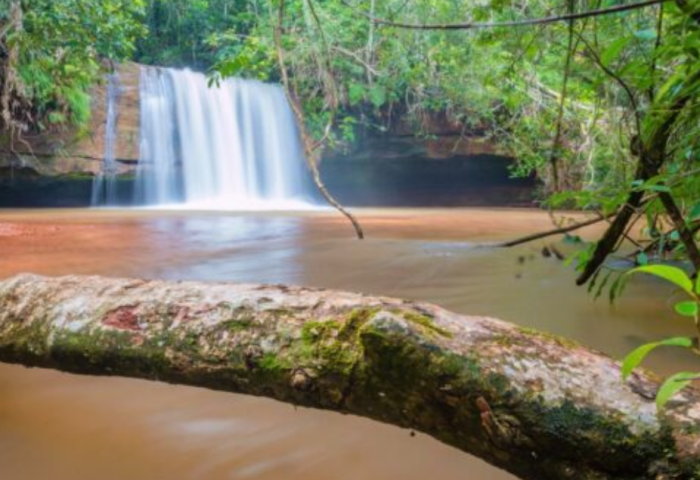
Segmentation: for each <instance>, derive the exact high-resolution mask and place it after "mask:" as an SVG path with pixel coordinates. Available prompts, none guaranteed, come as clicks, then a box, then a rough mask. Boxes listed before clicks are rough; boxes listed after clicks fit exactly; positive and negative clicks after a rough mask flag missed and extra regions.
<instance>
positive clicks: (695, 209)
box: [688, 202, 700, 220]
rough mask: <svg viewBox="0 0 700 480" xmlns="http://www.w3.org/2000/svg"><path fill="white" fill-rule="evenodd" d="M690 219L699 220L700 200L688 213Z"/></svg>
mask: <svg viewBox="0 0 700 480" xmlns="http://www.w3.org/2000/svg"><path fill="white" fill-rule="evenodd" d="M688 218H689V220H697V219H698V218H700V202H698V203H696V204H695V205H694V206H693V208H692V209H691V210H690V213H689V214H688Z"/></svg>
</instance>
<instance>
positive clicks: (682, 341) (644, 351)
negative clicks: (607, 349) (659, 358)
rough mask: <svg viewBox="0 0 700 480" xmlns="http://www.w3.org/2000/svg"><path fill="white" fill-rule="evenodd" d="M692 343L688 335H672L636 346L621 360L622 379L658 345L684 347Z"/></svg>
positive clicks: (625, 378)
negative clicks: (671, 336) (672, 336)
mask: <svg viewBox="0 0 700 480" xmlns="http://www.w3.org/2000/svg"><path fill="white" fill-rule="evenodd" d="M692 345H693V340H692V339H690V338H688V337H674V338H667V339H666V340H661V341H660V342H652V343H647V344H644V345H642V346H641V347H637V348H636V349H634V350H633V351H632V352H630V353H629V354H628V355H627V356H626V357H625V358H624V360H622V379H623V380H627V377H629V376H630V375H631V374H632V371H633V370H634V369H635V368H637V367H638V366H639V364H640V363H642V361H643V360H644V359H645V358H646V356H647V355H649V353H651V352H652V351H653V350H654V349H656V348H658V347H685V348H689V347H691V346H692Z"/></svg>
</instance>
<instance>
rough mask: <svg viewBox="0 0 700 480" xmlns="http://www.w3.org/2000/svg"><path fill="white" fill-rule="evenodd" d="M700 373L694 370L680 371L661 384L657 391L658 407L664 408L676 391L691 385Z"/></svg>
mask: <svg viewBox="0 0 700 480" xmlns="http://www.w3.org/2000/svg"><path fill="white" fill-rule="evenodd" d="M698 375H699V374H697V373H693V372H680V373H676V374H675V375H671V376H670V377H668V378H667V379H666V381H665V382H664V383H663V384H662V385H661V388H659V391H658V392H656V408H658V409H661V408H663V407H664V405H666V403H668V401H669V400H671V398H672V397H673V396H674V395H675V394H676V393H678V392H680V391H681V390H683V389H684V388H685V387H687V386H688V385H690V384H691V382H692V381H693V380H696V379H697V377H698Z"/></svg>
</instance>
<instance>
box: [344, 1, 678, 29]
mask: <svg viewBox="0 0 700 480" xmlns="http://www.w3.org/2000/svg"><path fill="white" fill-rule="evenodd" d="M668 1H672V0H648V1H645V2H639V3H630V4H627V5H617V6H614V7H610V8H601V9H598V10H589V11H587V12H580V13H570V14H567V15H552V16H549V17H541V18H529V19H525V20H514V21H510V22H466V23H435V24H423V23H404V22H394V21H391V20H386V19H383V18H377V17H374V16H371V15H369V14H367V13H364V12H361V11H359V10H357V7H356V6H354V5H351V4H349V3H348V2H347V1H345V0H343V4H344V5H346V6H347V7H349V8H352V9H353V10H354V11H357V12H358V13H359V14H360V15H362V16H364V17H366V18H369V19H370V20H372V21H373V22H374V23H376V24H378V25H385V26H387V27H397V28H407V29H412V30H475V29H483V28H501V27H523V26H528V25H543V24H548V23H556V22H565V21H571V20H579V19H582V18H590V17H598V16H601V15H612V14H615V13H620V12H626V11H629V10H637V9H640V8H647V7H651V6H652V5H658V4H660V3H664V2H668Z"/></svg>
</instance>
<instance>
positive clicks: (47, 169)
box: [0, 63, 497, 178]
mask: <svg viewBox="0 0 700 480" xmlns="http://www.w3.org/2000/svg"><path fill="white" fill-rule="evenodd" d="M119 81H120V86H121V90H122V91H121V96H120V98H119V102H118V109H119V117H118V122H117V136H118V138H117V145H116V152H115V153H116V158H117V162H118V165H119V170H120V173H121V174H128V173H130V172H132V171H133V169H134V168H135V166H136V164H137V163H138V159H139V65H138V64H136V63H127V64H124V65H121V66H120V67H119ZM106 124H107V85H106V82H104V83H102V84H100V85H97V86H96V87H95V90H94V93H93V103H92V118H91V120H90V124H89V125H88V127H87V128H86V129H85V130H84V131H76V130H75V129H73V130H67V131H62V132H54V133H47V134H42V135H34V136H26V137H25V140H26V143H19V142H17V143H15V145H8V144H7V142H6V141H2V139H1V138H0V178H2V177H7V176H9V175H23V176H25V177H27V176H30V177H31V176H49V177H52V176H60V175H75V174H87V175H90V176H91V175H94V174H95V173H96V172H98V171H99V170H100V169H101V167H102V159H103V157H104V151H105V127H106ZM416 129H420V130H421V131H422V132H424V136H422V137H417V136H415V135H414V134H413V132H415V131H416ZM496 153H497V152H496V149H495V147H494V145H493V144H492V143H491V142H489V141H488V140H485V139H484V138H482V137H479V136H478V135H464V131H463V129H462V126H461V125H459V124H455V123H454V122H451V121H450V120H448V119H447V118H446V117H445V116H444V115H439V114H436V115H432V116H430V118H427V117H426V119H425V120H424V122H423V123H422V124H421V125H413V124H409V123H408V122H406V121H403V120H399V121H397V122H395V123H394V124H392V125H391V126H390V128H389V129H388V130H387V131H386V132H385V133H384V134H376V133H374V134H370V135H362V136H361V139H360V140H358V142H356V144H355V145H353V146H352V147H351V148H350V149H349V150H348V151H345V152H332V151H331V152H328V153H327V155H326V158H327V159H328V160H329V161H335V160H382V159H392V160H398V159H412V160H415V159H448V158H455V157H467V156H474V155H494V154H496Z"/></svg>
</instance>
